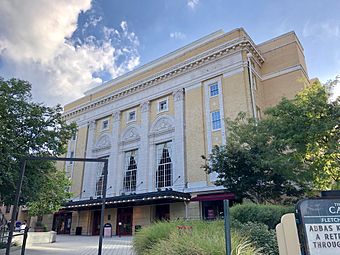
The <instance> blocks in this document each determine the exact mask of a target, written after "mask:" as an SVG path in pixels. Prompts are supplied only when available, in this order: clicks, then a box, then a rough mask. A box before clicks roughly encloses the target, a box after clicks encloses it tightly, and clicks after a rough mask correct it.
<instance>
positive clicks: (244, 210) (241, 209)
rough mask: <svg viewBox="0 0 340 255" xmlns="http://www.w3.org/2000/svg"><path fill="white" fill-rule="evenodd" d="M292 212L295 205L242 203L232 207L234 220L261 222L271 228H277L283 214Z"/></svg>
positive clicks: (231, 211)
mask: <svg viewBox="0 0 340 255" xmlns="http://www.w3.org/2000/svg"><path fill="white" fill-rule="evenodd" d="M291 212H294V208H293V207H285V206H279V205H259V204H242V205H235V206H233V207H231V208H230V215H231V220H232V221H235V220H236V221H239V222H240V223H247V222H259V223H263V224H265V225H267V226H268V227H269V229H275V227H276V225H277V224H278V223H280V220H281V217H282V215H284V214H286V213H291Z"/></svg>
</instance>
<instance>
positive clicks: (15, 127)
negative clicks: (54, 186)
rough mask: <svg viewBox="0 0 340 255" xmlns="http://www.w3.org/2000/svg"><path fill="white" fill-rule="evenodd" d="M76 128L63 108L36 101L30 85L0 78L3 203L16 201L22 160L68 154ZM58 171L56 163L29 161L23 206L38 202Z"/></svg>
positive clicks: (0, 196) (0, 184)
mask: <svg viewBox="0 0 340 255" xmlns="http://www.w3.org/2000/svg"><path fill="white" fill-rule="evenodd" d="M75 129H76V127H75V125H74V124H71V125H68V124H67V123H66V122H65V121H64V120H63V119H62V107H61V106H60V105H57V106H55V107H47V106H44V105H43V104H40V103H35V102H33V100H32V95H31V84H30V83H29V82H27V81H23V80H18V79H10V80H7V81H6V80H4V79H3V78H1V77H0V202H2V203H5V204H11V203H12V202H13V201H14V194H15V189H16V184H17V179H18V175H19V161H20V159H21V158H22V157H26V156H58V155H61V154H63V153H65V147H66V146H65V145H66V143H67V141H68V140H69V139H70V138H71V136H72V134H73V133H74V132H75ZM55 171H56V169H55V167H54V163H53V162H48V161H35V162H28V163H27V166H26V172H25V178H24V182H23V188H22V196H21V200H20V202H21V204H26V203H28V202H34V201H36V200H39V199H40V197H41V190H42V189H43V188H44V186H45V185H46V183H50V184H51V182H49V179H50V178H51V176H53V173H54V172H55Z"/></svg>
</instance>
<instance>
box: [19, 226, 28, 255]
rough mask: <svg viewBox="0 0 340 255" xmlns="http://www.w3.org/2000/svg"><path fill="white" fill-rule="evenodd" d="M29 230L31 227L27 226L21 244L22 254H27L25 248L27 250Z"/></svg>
mask: <svg viewBox="0 0 340 255" xmlns="http://www.w3.org/2000/svg"><path fill="white" fill-rule="evenodd" d="M28 230H29V227H26V228H25V232H24V236H23V240H22V246H21V255H25V250H26V240H27V232H28Z"/></svg>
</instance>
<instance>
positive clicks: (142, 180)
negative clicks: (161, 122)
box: [136, 101, 152, 193]
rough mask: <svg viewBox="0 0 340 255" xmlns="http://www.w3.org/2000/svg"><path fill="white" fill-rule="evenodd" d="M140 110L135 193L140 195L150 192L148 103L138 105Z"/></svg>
mask: <svg viewBox="0 0 340 255" xmlns="http://www.w3.org/2000/svg"><path fill="white" fill-rule="evenodd" d="M140 108H141V129H140V138H141V140H140V148H139V150H138V155H139V156H138V157H139V159H138V169H137V190H136V192H138V193H142V192H147V191H151V190H148V187H149V185H148V183H149V181H150V180H148V172H149V171H152V169H149V164H148V160H149V158H148V156H149V125H150V120H149V116H150V102H149V101H146V102H143V103H142V104H141V105H140Z"/></svg>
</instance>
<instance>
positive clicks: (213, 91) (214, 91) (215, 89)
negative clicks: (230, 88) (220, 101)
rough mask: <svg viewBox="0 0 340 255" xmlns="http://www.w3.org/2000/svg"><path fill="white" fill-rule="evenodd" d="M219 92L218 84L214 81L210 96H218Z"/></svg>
mask: <svg viewBox="0 0 340 255" xmlns="http://www.w3.org/2000/svg"><path fill="white" fill-rule="evenodd" d="M218 93H219V91H218V84H217V83H214V84H211V85H210V97H214V96H217V95H218Z"/></svg>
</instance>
